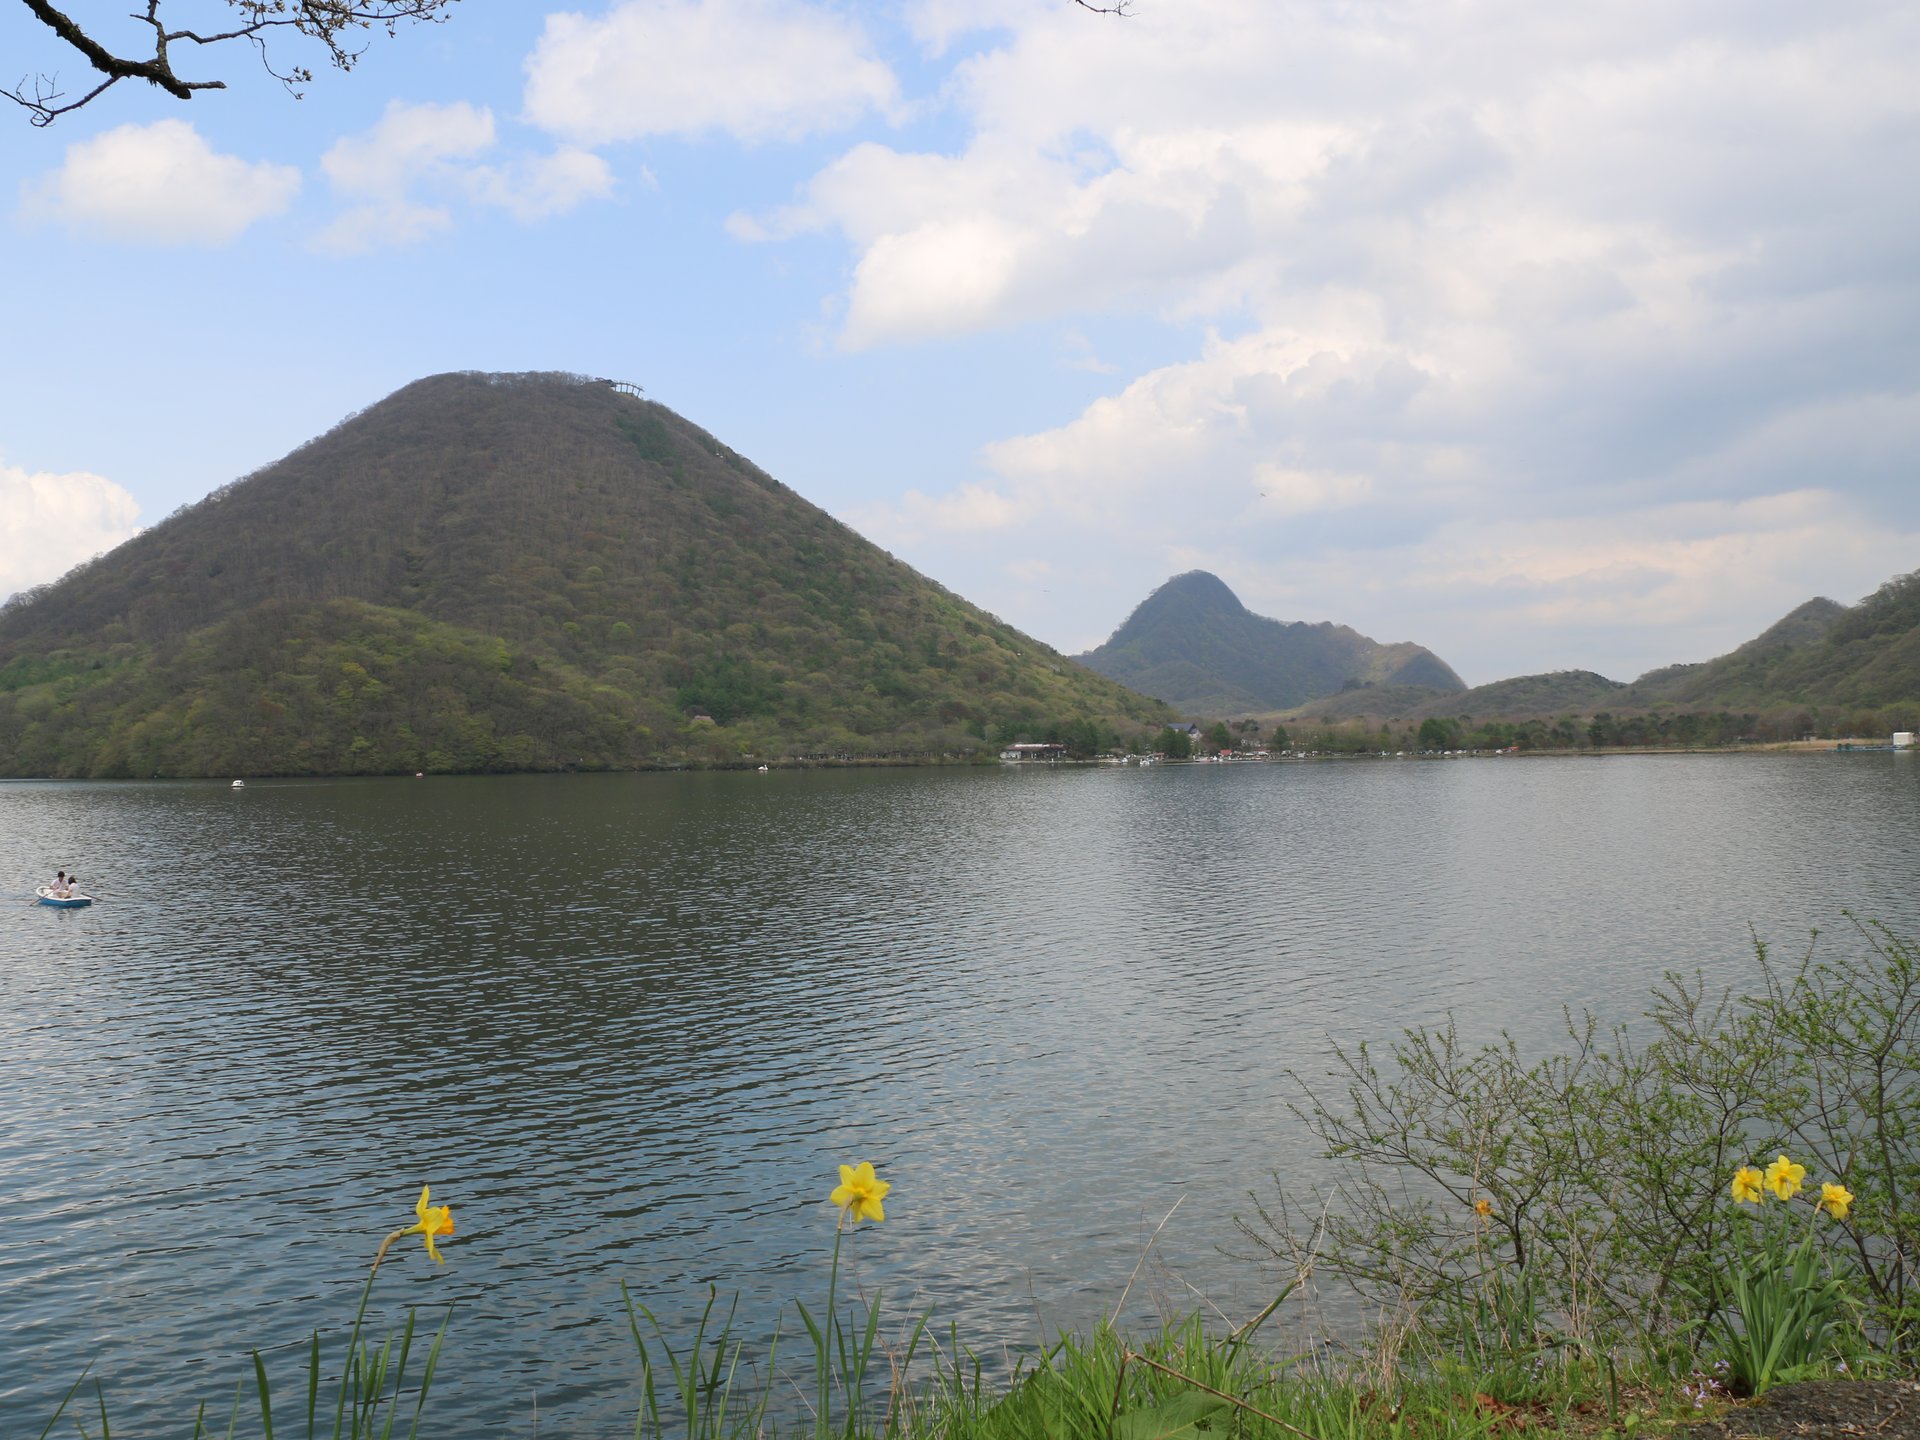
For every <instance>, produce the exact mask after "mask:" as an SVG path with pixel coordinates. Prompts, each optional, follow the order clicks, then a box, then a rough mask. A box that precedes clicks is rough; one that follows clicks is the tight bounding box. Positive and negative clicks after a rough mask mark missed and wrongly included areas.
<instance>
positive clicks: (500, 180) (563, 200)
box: [316, 100, 613, 255]
mask: <svg viewBox="0 0 1920 1440" xmlns="http://www.w3.org/2000/svg"><path fill="white" fill-rule="evenodd" d="M496 143H497V134H496V128H495V125H494V118H493V112H492V111H491V110H490V109H488V108H486V107H485V106H475V105H469V104H467V103H466V102H465V101H456V102H454V103H452V104H447V105H434V104H420V105H410V104H406V103H404V102H402V101H398V100H396V101H393V102H392V103H390V104H389V105H388V106H387V109H386V113H385V114H384V115H382V116H381V118H380V122H379V124H377V125H375V126H374V127H373V128H372V129H371V130H368V131H366V132H365V133H363V134H360V135H352V136H347V137H345V138H343V139H341V140H338V141H336V142H335V143H334V145H333V147H332V148H331V149H329V150H328V151H327V153H326V155H325V156H324V157H322V159H321V162H320V166H321V169H322V170H324V171H325V172H326V175H327V179H328V180H329V181H330V182H331V183H332V185H333V189H334V192H335V194H337V195H339V196H341V197H343V198H345V199H347V200H349V201H351V202H354V203H351V204H350V205H349V206H348V208H347V209H345V210H343V211H342V212H341V213H340V215H338V216H337V217H336V218H335V219H334V220H333V221H332V223H330V224H329V225H328V226H327V227H326V229H325V230H323V231H322V232H321V234H320V236H319V237H318V240H317V242H316V243H317V244H318V246H319V248H321V249H322V250H325V251H328V252H331V253H334V254H341V255H356V254H363V253H365V252H367V251H370V250H376V249H380V248H383V247H397V246H405V245H412V244H416V243H418V242H419V241H421V240H424V239H427V238H428V237H430V236H432V235H435V234H438V233H440V232H442V231H445V230H448V229H450V228H451V227H452V225H453V212H452V211H451V210H450V209H449V208H448V206H447V205H446V204H445V203H430V202H427V201H422V200H421V199H419V198H418V192H420V191H422V190H425V191H428V192H430V193H434V194H438V195H440V196H442V197H460V198H464V199H466V200H468V201H470V202H471V203H474V204H478V205H487V206H493V207H496V208H499V209H504V210H506V211H507V212H508V213H509V214H511V215H512V216H513V217H514V218H515V219H516V220H520V221H522V222H532V221H535V220H543V219H546V218H548V217H549V216H552V215H558V214H562V213H564V212H566V211H568V210H571V209H573V208H574V207H575V206H577V205H579V204H581V203H582V202H583V201H586V200H590V199H600V198H604V197H605V196H607V195H609V194H611V193H612V190H613V172H612V170H611V169H610V168H609V167H608V166H607V164H606V162H605V161H604V160H602V159H600V157H599V156H597V155H593V154H589V153H588V152H586V151H584V150H578V149H574V148H572V147H563V148H562V149H560V150H557V151H555V152H554V153H553V154H551V155H545V156H519V157H515V158H513V159H511V160H509V161H508V162H507V163H506V164H504V165H495V164H483V163H481V157H482V156H485V155H487V154H488V153H490V152H491V151H492V150H493V149H494V148H495V146H496Z"/></svg>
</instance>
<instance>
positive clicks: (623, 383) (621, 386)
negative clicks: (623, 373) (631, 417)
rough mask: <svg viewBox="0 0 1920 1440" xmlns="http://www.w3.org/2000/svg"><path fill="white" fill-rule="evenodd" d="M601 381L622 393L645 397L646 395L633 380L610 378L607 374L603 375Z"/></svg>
mask: <svg viewBox="0 0 1920 1440" xmlns="http://www.w3.org/2000/svg"><path fill="white" fill-rule="evenodd" d="M600 383H601V384H602V385H605V386H607V387H608V388H610V389H613V390H618V391H619V392H620V393H621V394H622V395H637V396H640V397H641V398H643V399H644V398H645V396H646V392H645V391H644V390H642V389H641V388H640V387H639V386H638V385H635V384H634V383H633V382H632V381H631V380H609V379H607V378H606V377H605V376H602V377H601V378H600Z"/></svg>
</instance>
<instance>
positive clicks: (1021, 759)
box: [1000, 740, 1067, 764]
mask: <svg viewBox="0 0 1920 1440" xmlns="http://www.w3.org/2000/svg"><path fill="white" fill-rule="evenodd" d="M1066 754H1067V747H1066V746H1064V745H1048V744H1034V743H1031V742H1029V741H1026V740H1022V741H1020V742H1019V743H1018V744H1014V745H1008V746H1007V747H1005V748H1004V749H1003V750H1001V752H1000V758H1001V759H1002V760H1005V761H1007V762H1009V763H1015V762H1018V763H1030V762H1032V761H1036V760H1038V761H1042V762H1044V763H1046V764H1052V763H1053V762H1054V761H1056V760H1062V759H1065V758H1066Z"/></svg>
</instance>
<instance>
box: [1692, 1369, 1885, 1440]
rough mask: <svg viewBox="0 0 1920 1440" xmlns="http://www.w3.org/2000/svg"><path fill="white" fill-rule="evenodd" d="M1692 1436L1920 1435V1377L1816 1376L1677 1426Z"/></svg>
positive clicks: (1809, 1438) (1718, 1439) (1774, 1439)
mask: <svg viewBox="0 0 1920 1440" xmlns="http://www.w3.org/2000/svg"><path fill="white" fill-rule="evenodd" d="M1675 1433H1676V1435H1679V1436H1684V1437H1686V1440H1746V1437H1751V1436H1760V1437H1765V1440H1828V1437H1837V1436H1847V1437H1851V1440H1859V1437H1870V1436H1878V1437H1881V1440H1920V1380H1810V1381H1807V1382H1806V1383H1804V1384H1800V1385H1782V1386H1780V1387H1779V1388H1778V1389H1775V1390H1770V1391H1768V1392H1767V1395H1766V1398H1765V1399H1763V1400H1754V1401H1750V1402H1748V1403H1746V1404H1743V1405H1740V1406H1737V1407H1735V1408H1733V1409H1730V1410H1727V1411H1725V1412H1724V1413H1722V1414H1720V1415H1718V1416H1716V1417H1715V1418H1713V1419H1711V1420H1702V1421H1699V1422H1697V1423H1695V1424H1691V1425H1688V1426H1686V1427H1685V1428H1684V1429H1682V1430H1679V1431H1676V1432H1675Z"/></svg>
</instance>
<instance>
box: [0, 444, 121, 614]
mask: <svg viewBox="0 0 1920 1440" xmlns="http://www.w3.org/2000/svg"><path fill="white" fill-rule="evenodd" d="M139 518H140V506H139V504H138V502H136V501H135V500H134V498H133V496H131V495H129V494H128V493H127V492H126V491H125V490H123V489H121V487H120V486H118V485H116V484H114V483H113V481H111V480H109V479H107V478H106V477H105V476H102V475H93V474H89V473H88V472H86V471H84V470H76V471H70V472H68V473H66V474H52V473H50V472H48V471H45V470H35V471H28V470H23V469H21V468H20V467H19V466H17V465H8V464H6V463H5V462H4V461H0V598H4V597H5V596H7V595H10V594H12V593H13V592H15V591H17V590H26V589H30V588H31V587H33V586H35V585H42V584H45V583H46V582H47V581H49V580H57V579H59V578H60V577H61V576H62V575H64V574H66V572H67V571H69V570H71V569H72V568H73V567H74V566H75V565H78V564H79V563H80V562H81V561H82V560H87V559H91V558H92V557H93V556H95V555H98V554H99V553H100V552H101V551H103V550H111V549H112V548H113V547H114V546H116V545H118V544H119V543H120V542H121V541H123V540H128V539H131V538H132V537H133V536H134V535H135V534H136V533H138V531H139V528H140V527H139V524H138V521H139Z"/></svg>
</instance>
